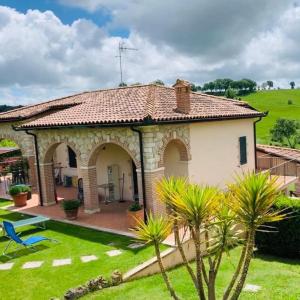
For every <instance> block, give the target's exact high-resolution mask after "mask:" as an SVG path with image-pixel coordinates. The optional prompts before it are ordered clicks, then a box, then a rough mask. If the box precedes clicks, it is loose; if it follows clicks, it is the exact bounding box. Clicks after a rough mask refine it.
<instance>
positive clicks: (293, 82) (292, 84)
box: [290, 81, 295, 90]
mask: <svg viewBox="0 0 300 300" xmlns="http://www.w3.org/2000/svg"><path fill="white" fill-rule="evenodd" d="M290 86H291V89H292V90H293V89H294V88H295V81H291V82H290Z"/></svg>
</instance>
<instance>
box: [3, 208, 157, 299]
mask: <svg viewBox="0 0 300 300" xmlns="http://www.w3.org/2000/svg"><path fill="white" fill-rule="evenodd" d="M23 217H26V216H23ZM27 217H28V216H27ZM20 218H22V215H21V214H19V213H13V212H9V211H6V210H3V209H0V221H1V220H2V219H6V220H18V219H20ZM33 234H37V235H43V236H46V237H49V238H53V239H56V240H58V241H59V243H52V242H48V241H45V242H43V243H41V244H40V245H39V246H37V251H36V252H31V251H30V250H27V249H24V250H21V251H17V252H16V254H17V255H16V257H15V258H13V259H11V260H9V262H14V265H13V267H12V269H11V270H0V299H5V300H19V299H22V300H25V299H31V300H32V299H34V300H38V299H43V300H45V299H50V298H51V297H62V295H63V293H64V292H65V291H66V290H67V289H68V288H71V287H74V286H77V285H80V284H83V283H85V282H86V281H87V280H89V279H91V278H94V277H97V276H98V275H100V274H101V275H104V276H109V275H110V274H111V273H112V272H113V271H114V270H117V269H118V270H120V271H122V272H125V271H127V270H129V269H131V268H132V267H134V266H136V265H138V264H140V263H142V262H144V261H145V260H146V259H149V258H150V257H152V256H154V251H153V249H152V247H143V248H139V249H136V250H131V249H129V248H128V247H127V246H128V245H129V244H131V243H132V239H131V238H129V237H124V236H119V235H114V234H109V233H104V232H100V231H96V230H92V229H87V228H83V227H80V226H73V225H69V224H65V223H61V222H55V221H49V222H47V229H46V230H41V229H36V228H34V227H27V228H26V227H24V228H22V234H21V237H22V238H26V237H27V236H29V235H33ZM112 242H113V243H114V244H115V245H116V246H110V245H108V244H109V243H112ZM6 243H7V239H6V238H4V237H1V238H0V249H1V251H2V250H3V248H4V246H5V245H6ZM113 249H120V250H121V251H122V254H121V255H119V256H114V257H109V256H108V255H107V254H106V253H105V252H106V251H109V250H113ZM13 250H14V249H12V251H13ZM83 255H96V256H97V257H98V260H96V261H93V262H88V263H82V262H81V260H80V256H83ZM64 258H71V259H72V264H71V265H65V266H60V267H52V261H53V259H64ZM29 261H44V263H43V265H42V266H41V267H40V268H37V269H22V265H23V264H24V263H25V262H29ZM6 262H7V258H6V257H4V256H1V257H0V263H6Z"/></svg>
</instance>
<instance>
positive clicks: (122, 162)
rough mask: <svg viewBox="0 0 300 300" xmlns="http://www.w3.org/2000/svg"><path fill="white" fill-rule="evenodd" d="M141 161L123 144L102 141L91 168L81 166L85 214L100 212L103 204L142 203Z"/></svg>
mask: <svg viewBox="0 0 300 300" xmlns="http://www.w3.org/2000/svg"><path fill="white" fill-rule="evenodd" d="M139 168H140V161H139V160H138V158H137V154H136V153H135V152H134V151H131V150H130V149H129V147H127V146H126V145H125V144H122V143H120V142H114V141H110V142H101V143H99V144H97V145H96V146H94V147H93V149H92V150H91V152H90V155H89V156H88V159H87V165H86V166H82V167H81V174H82V178H83V189H84V197H85V199H86V201H85V211H87V212H96V211H99V200H100V201H103V202H105V201H132V200H134V199H136V200H137V199H139V200H140V201H141V202H142V199H141V195H142V186H141V178H140V176H141V174H140V172H138V171H137V170H138V169H139Z"/></svg>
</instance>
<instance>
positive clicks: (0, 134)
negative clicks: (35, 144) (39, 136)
mask: <svg viewBox="0 0 300 300" xmlns="http://www.w3.org/2000/svg"><path fill="white" fill-rule="evenodd" d="M3 139H8V140H12V141H13V142H15V143H16V144H17V145H18V146H19V147H20V150H21V152H22V155H26V154H27V152H29V151H28V150H29V149H26V147H25V146H24V142H23V141H22V139H21V138H20V137H19V136H17V135H16V134H9V133H3V132H0V140H3Z"/></svg>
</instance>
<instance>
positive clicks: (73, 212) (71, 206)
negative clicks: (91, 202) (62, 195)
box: [61, 199, 80, 220]
mask: <svg viewBox="0 0 300 300" xmlns="http://www.w3.org/2000/svg"><path fill="white" fill-rule="evenodd" d="M61 206H62V208H63V210H64V211H65V214H66V217H67V219H68V220H75V219H77V216H78V208H79V206H80V201H79V200H78V199H72V200H63V201H62V202H61Z"/></svg>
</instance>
